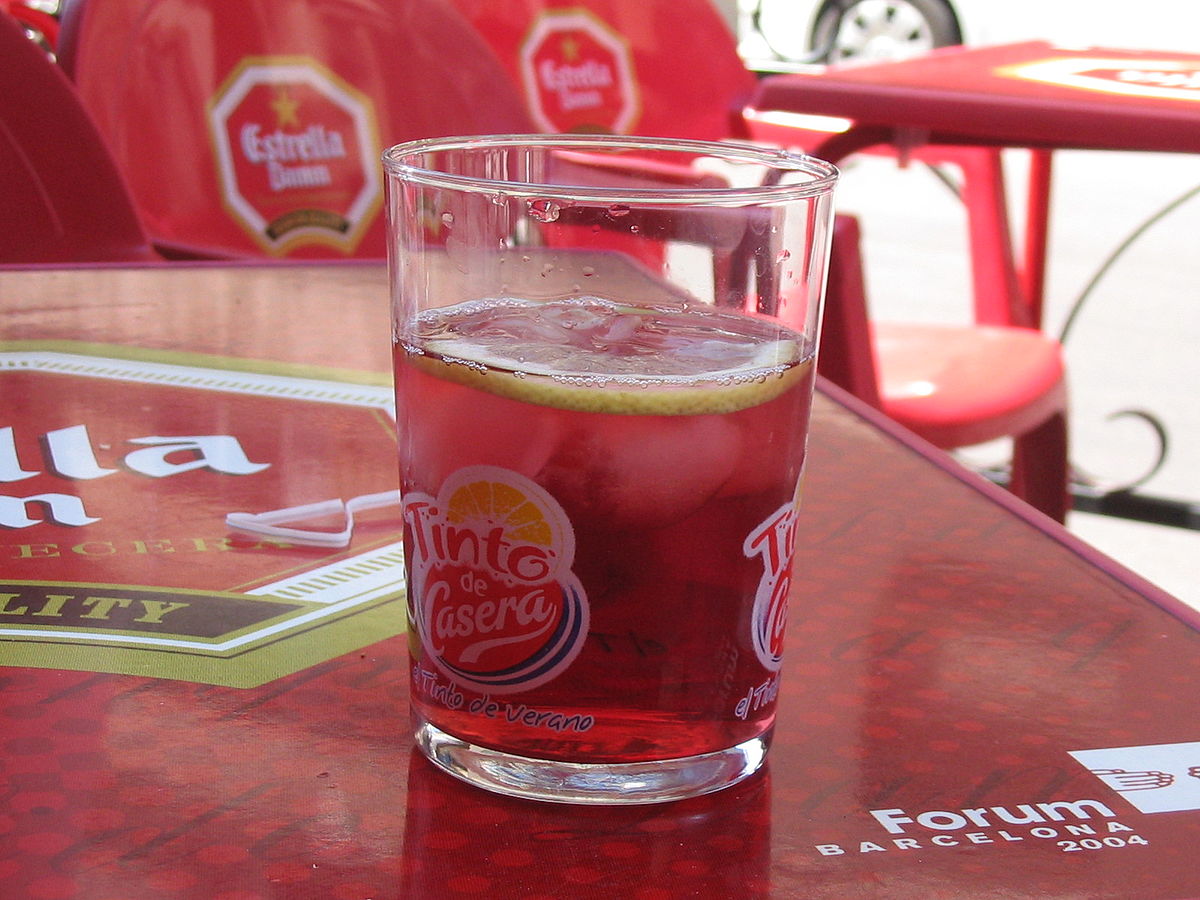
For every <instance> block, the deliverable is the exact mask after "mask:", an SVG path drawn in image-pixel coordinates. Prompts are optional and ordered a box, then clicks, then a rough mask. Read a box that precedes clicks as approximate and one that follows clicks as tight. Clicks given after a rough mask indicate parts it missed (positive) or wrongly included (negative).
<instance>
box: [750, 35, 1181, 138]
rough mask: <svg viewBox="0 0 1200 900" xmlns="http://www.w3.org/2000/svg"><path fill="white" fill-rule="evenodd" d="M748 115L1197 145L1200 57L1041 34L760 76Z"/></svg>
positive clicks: (935, 132)
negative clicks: (1073, 45) (1072, 44)
mask: <svg viewBox="0 0 1200 900" xmlns="http://www.w3.org/2000/svg"><path fill="white" fill-rule="evenodd" d="M750 106H751V108H752V109H754V110H759V111H767V110H783V111H789V112H797V113H810V114H819V115H829V116H840V117H846V118H849V119H852V120H854V122H855V123H857V124H858V125H859V126H886V127H904V128H918V129H927V130H928V131H929V134H927V135H923V137H924V138H925V139H927V140H928V141H929V142H931V143H940V144H955V143H965V142H971V141H974V142H978V143H996V144H1004V145H1011V146H1029V147H1050V148H1063V149H1071V148H1073V149H1097V150H1148V151H1181V152H1197V151H1200V56H1198V55H1192V54H1181V53H1167V52H1153V51H1134V50H1116V49H1107V48H1090V49H1070V48H1064V47H1058V46H1055V45H1053V44H1049V43H1046V42H1043V41H1030V42H1025V43H1020V44H1007V45H999V46H992V47H976V48H961V47H955V48H946V49H943V50H939V51H936V52H934V53H931V54H929V55H927V56H923V57H918V58H914V59H908V60H903V61H899V62H882V63H874V64H870V65H861V66H834V67H829V68H825V69H819V70H817V69H814V71H812V72H806V73H801V74H788V75H776V76H771V77H769V78H766V79H764V80H763V81H762V82H761V83H760V84H759V87H758V90H757V92H756V94H755V96H754V98H753V100H752V101H751V103H750Z"/></svg>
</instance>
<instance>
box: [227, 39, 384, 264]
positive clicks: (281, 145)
mask: <svg viewBox="0 0 1200 900" xmlns="http://www.w3.org/2000/svg"><path fill="white" fill-rule="evenodd" d="M209 127H210V129H211V131H212V139H213V148H214V150H215V153H216V157H217V170H218V174H219V177H220V181H221V191H222V194H223V197H224V201H225V205H226V207H227V208H228V209H229V211H230V212H231V213H232V215H233V216H234V218H235V219H236V220H237V221H238V223H239V224H240V225H241V227H242V228H243V229H245V230H246V231H247V232H249V233H250V235H251V236H252V237H253V238H254V239H255V240H256V241H257V242H258V243H259V244H260V245H262V246H263V247H264V248H265V249H266V250H268V251H270V252H272V253H275V254H283V253H285V252H287V251H288V250H289V249H291V248H293V247H295V246H297V245H300V244H306V243H307V244H312V243H320V244H326V245H330V246H333V247H337V248H339V249H341V250H343V251H345V252H350V251H352V250H353V249H354V247H355V246H357V244H358V242H359V240H360V238H361V237H362V234H363V232H364V231H365V230H366V227H367V226H368V225H369V224H370V222H371V219H372V218H373V216H374V214H375V213H376V212H377V210H378V208H379V205H380V202H381V198H382V180H381V176H380V174H379V172H378V171H377V169H378V168H379V167H378V165H377V158H378V155H379V147H378V145H379V140H378V137H377V136H376V127H375V121H374V113H373V109H372V105H371V102H370V100H369V99H368V98H367V97H365V96H364V95H362V94H361V93H359V92H358V91H357V90H355V89H354V88H353V87H352V86H350V85H349V84H347V83H346V82H344V81H343V80H342V79H340V78H338V77H337V76H336V75H334V74H333V73H332V72H330V71H328V70H327V69H325V68H324V67H323V66H321V65H319V64H318V63H316V62H314V61H312V60H308V59H292V58H263V59H259V58H248V59H244V60H242V62H241V63H240V64H239V65H238V66H237V68H236V69H235V70H234V72H233V74H232V75H230V77H229V78H228V79H227V80H226V82H225V84H224V85H223V86H222V87H221V88H220V89H219V90H218V92H217V95H216V96H215V97H214V98H213V102H212V104H211V106H210V109H209Z"/></svg>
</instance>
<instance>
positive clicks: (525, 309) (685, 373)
mask: <svg viewBox="0 0 1200 900" xmlns="http://www.w3.org/2000/svg"><path fill="white" fill-rule="evenodd" d="M421 324H422V325H423V326H424V332H423V333H418V335H417V343H408V342H404V343H403V348H404V350H405V351H406V352H407V361H408V362H409V364H411V365H413V366H415V367H417V368H419V369H421V370H422V371H425V372H427V373H429V374H431V375H433V376H435V377H437V378H442V379H445V380H449V381H454V382H457V383H459V384H464V385H468V386H470V387H473V388H476V389H478V390H482V391H487V392H488V393H491V394H497V395H500V396H503V397H509V398H511V399H514V400H520V401H522V402H525V403H533V404H537V405H539V406H552V407H557V408H560V409H569V410H577V411H582V412H601V413H615V414H623V415H660V416H661V415H670V416H686V415H711V414H721V413H729V412H734V411H736V410H739V409H747V408H749V407H752V406H758V405H759V404H762V403H766V402H767V401H768V400H771V399H773V398H775V397H777V396H779V395H780V394H782V393H784V392H785V391H787V390H788V389H789V388H790V387H792V386H793V385H795V384H796V383H798V382H799V381H801V380H802V379H803V378H804V377H805V376H806V375H807V374H808V372H809V370H810V369H811V360H809V359H804V358H803V357H802V351H801V344H800V341H799V337H798V336H797V338H796V339H791V338H790V337H781V336H780V331H781V329H779V328H778V327H777V326H774V325H771V324H769V323H763V322H761V321H759V320H756V319H754V318H752V317H750V316H746V315H743V314H740V313H730V312H724V311H704V312H688V313H682V312H681V311H679V310H656V309H649V308H640V307H629V306H623V305H618V304H615V303H612V302H611V301H606V300H599V299H597V298H582V299H581V298H572V299H570V300H564V301H550V302H539V303H533V302H528V301H514V300H504V301H495V302H494V303H492V304H490V305H489V304H488V302H486V301H476V302H473V303H470V304H460V305H459V306H458V307H451V308H450V309H448V310H440V311H437V315H436V316H431V317H430V318H429V319H427V320H425V321H424V322H422V323H421ZM785 334H790V332H785Z"/></svg>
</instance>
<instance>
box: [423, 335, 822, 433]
mask: <svg viewBox="0 0 1200 900" xmlns="http://www.w3.org/2000/svg"><path fill="white" fill-rule="evenodd" d="M447 343H449V342H439V349H440V350H442V353H440V354H437V355H433V354H430V353H428V352H426V353H424V354H410V355H409V356H408V362H409V363H410V364H411V365H413V366H416V367H417V368H419V369H421V370H422V371H424V372H427V373H428V374H430V375H433V376H434V377H437V378H442V379H445V380H447V381H454V382H457V383H458V384H463V385H467V386H468V387H473V388H476V389H478V390H481V391H487V392H488V393H490V394H497V395H499V396H501V397H508V398H510V399H513V400H520V401H522V402H523V403H534V404H537V405H539V406H553V407H557V408H559V409H569V410H576V411H578V412H600V413H616V414H623V415H642V416H696V415H714V414H721V413H730V412H736V411H737V410H739V409H748V408H750V407H752V406H758V405H760V404H762V403H766V402H767V401H769V400H773V399H774V398H776V397H778V396H779V395H780V394H782V393H784V392H785V391H787V390H788V389H789V388H791V387H792V386H793V385H795V384H796V383H797V382H798V381H800V380H802V379H803V378H804V377H805V375H806V374H807V373H808V371H809V369H810V368H811V366H812V361H811V360H803V361H797V348H796V344H795V342H794V341H775V342H772V343H771V344H766V345H763V346H762V347H761V348H760V350H759V351H758V355H757V356H756V358H755V360H754V362H753V363H748V364H745V365H742V366H738V367H736V368H733V369H724V370H720V371H717V372H712V373H708V374H705V375H694V376H674V377H668V376H648V377H641V378H637V377H633V376H626V375H616V376H605V375H595V374H586V375H581V374H562V373H557V372H544V371H538V367H537V366H528V365H527V366H523V367H522V368H521V369H520V370H519V371H518V370H516V369H513V368H512V367H511V366H512V361H511V360H506V359H503V358H498V357H492V356H489V355H487V354H486V353H483V352H480V351H479V348H477V347H470V346H452V347H448V346H446V344H447ZM457 343H458V342H455V344H457Z"/></svg>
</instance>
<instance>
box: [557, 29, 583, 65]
mask: <svg viewBox="0 0 1200 900" xmlns="http://www.w3.org/2000/svg"><path fill="white" fill-rule="evenodd" d="M560 47H561V49H562V55H563V59H565V60H566V61H567V62H570V63H573V62H575V61H576V60H577V59H579V41H577V40H576V39H575V38H574V37H572V36H571V35H567V36H566V37H564V38H563V39H562V44H561V45H560Z"/></svg>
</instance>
